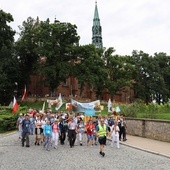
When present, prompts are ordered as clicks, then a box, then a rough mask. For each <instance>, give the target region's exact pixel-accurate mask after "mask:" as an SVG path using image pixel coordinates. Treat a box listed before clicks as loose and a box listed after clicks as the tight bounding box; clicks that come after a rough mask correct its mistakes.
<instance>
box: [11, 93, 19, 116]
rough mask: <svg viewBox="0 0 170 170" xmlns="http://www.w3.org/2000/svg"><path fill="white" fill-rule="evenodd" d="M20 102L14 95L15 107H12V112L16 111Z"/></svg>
mask: <svg viewBox="0 0 170 170" xmlns="http://www.w3.org/2000/svg"><path fill="white" fill-rule="evenodd" d="M18 107H19V106H18V103H17V100H16V98H15V96H14V101H13V108H12V113H15V112H16V111H17V110H18Z"/></svg>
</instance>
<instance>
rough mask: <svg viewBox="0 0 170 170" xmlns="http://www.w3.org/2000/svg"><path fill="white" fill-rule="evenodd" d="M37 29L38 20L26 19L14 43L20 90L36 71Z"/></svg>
mask: <svg viewBox="0 0 170 170" xmlns="http://www.w3.org/2000/svg"><path fill="white" fill-rule="evenodd" d="M38 27H39V19H38V18H37V19H36V20H35V19H33V18H31V17H28V18H27V20H26V21H24V22H23V23H22V26H19V28H20V31H21V32H20V34H19V35H20V37H19V39H18V40H17V42H16V43H15V51H16V55H17V56H18V58H19V69H20V72H21V74H20V78H21V79H20V80H21V82H20V85H21V86H22V88H23V87H24V85H25V84H29V81H30V75H31V74H35V73H36V71H37V69H38V61H39V57H40V56H39V55H38V52H37V48H38V46H39V44H38V40H37V38H36V34H37V29H38Z"/></svg>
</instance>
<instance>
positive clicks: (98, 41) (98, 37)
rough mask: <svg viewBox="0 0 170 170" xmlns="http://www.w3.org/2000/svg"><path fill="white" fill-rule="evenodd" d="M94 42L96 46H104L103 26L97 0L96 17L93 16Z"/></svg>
mask: <svg viewBox="0 0 170 170" xmlns="http://www.w3.org/2000/svg"><path fill="white" fill-rule="evenodd" d="M92 44H94V45H95V47H96V48H103V42H102V27H101V26H100V19H99V13H98V8H97V0H96V2H95V11H94V18H93V27H92Z"/></svg>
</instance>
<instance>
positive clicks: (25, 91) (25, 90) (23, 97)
mask: <svg viewBox="0 0 170 170" xmlns="http://www.w3.org/2000/svg"><path fill="white" fill-rule="evenodd" d="M26 94H27V89H26V86H25V89H24V94H23V96H22V99H21V101H23V100H24V99H25V97H26Z"/></svg>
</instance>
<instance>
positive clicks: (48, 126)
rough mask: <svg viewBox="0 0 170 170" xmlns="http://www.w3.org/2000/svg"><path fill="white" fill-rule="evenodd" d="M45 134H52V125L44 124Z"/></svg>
mask: <svg viewBox="0 0 170 170" xmlns="http://www.w3.org/2000/svg"><path fill="white" fill-rule="evenodd" d="M44 135H45V136H52V127H51V125H47V124H46V125H45V126H44Z"/></svg>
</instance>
